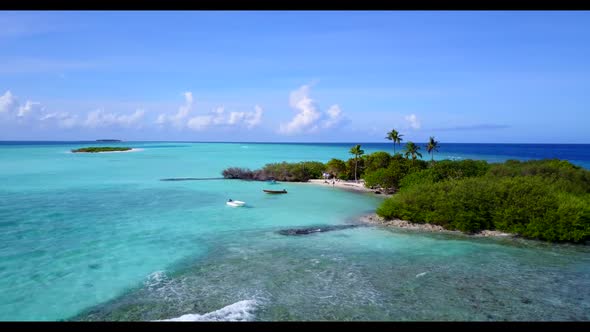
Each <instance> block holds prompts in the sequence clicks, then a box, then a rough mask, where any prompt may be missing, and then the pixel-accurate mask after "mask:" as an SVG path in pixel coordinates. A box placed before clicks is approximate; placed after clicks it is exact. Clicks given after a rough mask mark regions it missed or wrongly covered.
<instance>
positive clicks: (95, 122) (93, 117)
mask: <svg viewBox="0 0 590 332" xmlns="http://www.w3.org/2000/svg"><path fill="white" fill-rule="evenodd" d="M144 114H145V111H144V110H136V111H135V112H134V113H133V114H129V115H117V114H115V113H105V112H104V111H103V110H101V109H98V110H96V111H92V112H90V113H88V115H87V116H86V120H85V121H84V123H83V124H82V125H83V126H85V127H89V128H97V127H108V126H113V125H118V126H122V127H131V126H133V125H136V124H138V123H139V121H141V119H142V118H143V115H144Z"/></svg>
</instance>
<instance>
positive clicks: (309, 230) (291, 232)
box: [277, 225, 366, 235]
mask: <svg viewBox="0 0 590 332" xmlns="http://www.w3.org/2000/svg"><path fill="white" fill-rule="evenodd" d="M365 226H366V225H326V226H316V227H309V228H290V229H282V230H280V231H278V232H277V233H279V234H281V235H309V234H313V233H323V232H330V231H338V230H342V229H348V228H356V227H365Z"/></svg>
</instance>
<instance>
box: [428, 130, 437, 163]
mask: <svg viewBox="0 0 590 332" xmlns="http://www.w3.org/2000/svg"><path fill="white" fill-rule="evenodd" d="M426 150H427V151H428V153H431V157H432V159H431V160H432V162H434V151H436V152H438V142H437V141H435V140H434V136H430V140H429V141H428V145H427V146H426Z"/></svg>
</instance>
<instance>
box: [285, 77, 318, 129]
mask: <svg viewBox="0 0 590 332" xmlns="http://www.w3.org/2000/svg"><path fill="white" fill-rule="evenodd" d="M289 105H290V106H291V107H292V108H294V109H295V110H296V111H297V112H298V113H297V114H296V115H295V117H294V118H293V119H292V120H291V121H290V122H289V123H287V124H281V125H280V127H279V132H280V133H282V134H287V135H290V134H297V133H300V132H303V131H305V130H306V129H307V130H309V129H313V127H314V125H315V123H316V122H317V121H318V120H319V119H320V118H321V116H322V115H321V113H320V111H319V110H318V108H317V105H316V103H315V101H314V100H313V99H311V98H310V97H309V86H308V85H304V86H302V87H300V88H299V89H297V90H295V91H293V92H291V95H290V96H289Z"/></svg>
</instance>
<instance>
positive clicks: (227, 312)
mask: <svg viewBox="0 0 590 332" xmlns="http://www.w3.org/2000/svg"><path fill="white" fill-rule="evenodd" d="M257 306H258V303H257V301H256V300H243V301H239V302H236V303H233V304H230V305H228V306H225V307H223V308H221V309H219V310H215V311H212V312H208V313H206V314H202V315H200V314H187V315H182V316H180V317H176V318H170V319H162V320H158V321H157V322H197V321H233V322H240V321H249V320H252V319H254V313H253V311H254V310H255V309H256V307H257Z"/></svg>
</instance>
